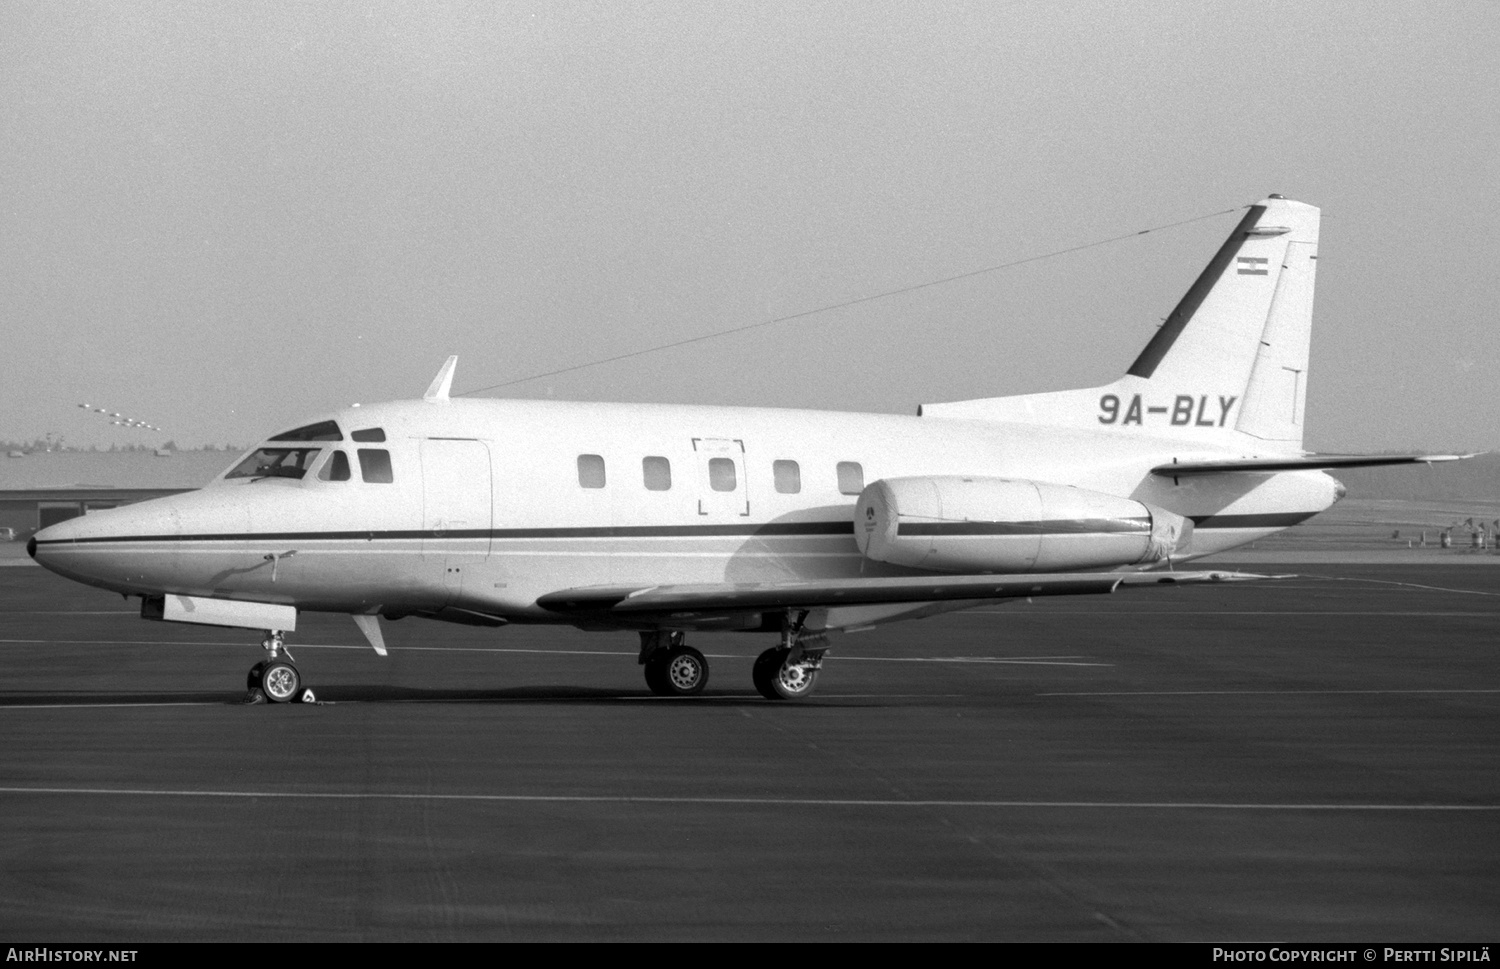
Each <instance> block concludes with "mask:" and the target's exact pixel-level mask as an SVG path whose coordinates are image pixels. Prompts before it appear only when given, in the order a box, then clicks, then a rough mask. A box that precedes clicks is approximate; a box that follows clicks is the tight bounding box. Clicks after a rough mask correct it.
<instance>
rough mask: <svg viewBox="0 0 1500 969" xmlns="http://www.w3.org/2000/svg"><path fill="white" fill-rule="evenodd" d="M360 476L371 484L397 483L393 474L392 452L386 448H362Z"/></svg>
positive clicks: (360, 452)
mask: <svg viewBox="0 0 1500 969" xmlns="http://www.w3.org/2000/svg"><path fill="white" fill-rule="evenodd" d="M359 476H360V477H361V478H363V479H364V480H365V481H367V482H369V483H370V484H390V483H391V482H393V481H395V480H396V476H395V475H393V474H391V452H389V451H387V450H386V449H385V448H373V447H362V448H360V449H359Z"/></svg>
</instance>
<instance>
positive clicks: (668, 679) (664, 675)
mask: <svg viewBox="0 0 1500 969" xmlns="http://www.w3.org/2000/svg"><path fill="white" fill-rule="evenodd" d="M646 685H647V686H649V687H650V688H651V692H652V693H655V694H656V695H658V696H697V695H698V694H699V693H702V692H703V688H704V687H705V686H708V660H706V659H704V658H703V654H702V653H700V652H698V651H697V650H696V649H694V648H693V647H691V646H677V647H674V648H673V649H671V650H670V651H668V652H666V653H665V654H662V655H658V656H655V657H652V658H651V660H650V661H649V662H647V663H646Z"/></svg>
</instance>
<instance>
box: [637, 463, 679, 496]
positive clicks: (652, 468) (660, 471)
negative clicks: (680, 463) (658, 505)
mask: <svg viewBox="0 0 1500 969" xmlns="http://www.w3.org/2000/svg"><path fill="white" fill-rule="evenodd" d="M641 474H642V476H643V477H644V478H645V480H646V490H647V491H667V490H670V489H671V487H672V462H671V461H668V460H667V459H666V458H662V457H649V458H642V459H641Z"/></svg>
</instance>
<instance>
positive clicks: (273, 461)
mask: <svg viewBox="0 0 1500 969" xmlns="http://www.w3.org/2000/svg"><path fill="white" fill-rule="evenodd" d="M322 450H323V449H322V448H316V447H263V448H256V449H255V450H254V451H252V452H251V453H250V454H249V456H247V457H246V458H245V460H243V461H241V462H240V463H239V464H236V465H235V466H234V467H233V468H231V469H230V470H229V472H228V473H226V474H225V475H224V477H225V478H226V479H228V478H300V477H302V476H303V475H304V474H306V473H307V469H308V468H310V467H312V464H313V460H314V459H315V458H316V457H317V456H318V455H319V454H320V453H322Z"/></svg>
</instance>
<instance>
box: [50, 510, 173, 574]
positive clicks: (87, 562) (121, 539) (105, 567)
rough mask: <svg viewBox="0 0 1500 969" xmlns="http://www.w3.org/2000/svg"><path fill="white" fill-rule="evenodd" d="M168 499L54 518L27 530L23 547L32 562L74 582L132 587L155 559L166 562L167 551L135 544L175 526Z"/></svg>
mask: <svg viewBox="0 0 1500 969" xmlns="http://www.w3.org/2000/svg"><path fill="white" fill-rule="evenodd" d="M170 502H171V499H165V498H164V499H157V500H156V501H145V502H140V503H139V504H135V505H126V506H122V507H120V508H112V509H110V510H108V511H101V512H96V513H94V514H89V515H81V516H79V517H77V518H69V519H68V520H67V521H60V522H58V523H57V524H55V525H49V526H47V527H46V528H44V529H42V530H41V531H39V532H37V533H36V534H35V535H33V536H32V537H31V540H30V541H28V542H27V543H26V551H27V552H28V553H29V554H30V555H31V557H32V558H33V559H34V560H35V561H36V563H37V564H38V565H40V566H42V567H43V568H45V569H49V570H50V571H53V572H56V573H57V574H58V575H61V576H63V577H65V578H69V579H72V580H74V581H75V582H83V583H85V584H87V585H95V586H99V587H101V588H105V589H112V590H114V591H117V592H121V591H126V590H129V589H135V588H137V587H138V586H140V585H141V584H142V581H143V580H144V579H145V578H146V577H147V576H148V574H149V573H151V572H152V571H153V570H154V568H155V566H156V564H157V563H161V564H164V565H169V564H170V561H169V556H168V555H163V554H161V552H160V551H157V550H152V549H149V548H143V547H141V544H140V543H141V542H142V541H144V540H149V539H150V538H152V537H156V536H162V535H170V534H172V533H174V532H176V531H177V530H178V529H177V527H176V525H175V522H174V521H173V520H172V514H171V512H172V506H171V504H170Z"/></svg>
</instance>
